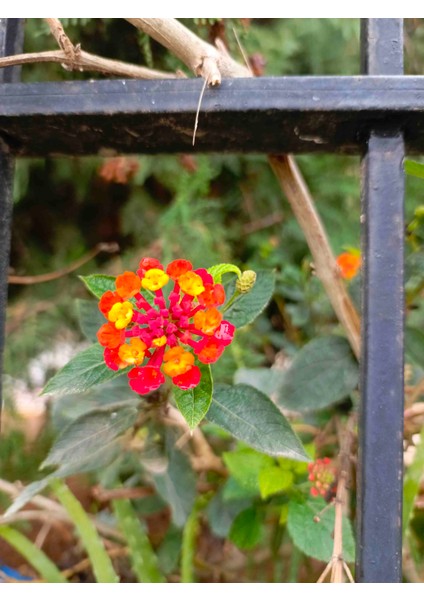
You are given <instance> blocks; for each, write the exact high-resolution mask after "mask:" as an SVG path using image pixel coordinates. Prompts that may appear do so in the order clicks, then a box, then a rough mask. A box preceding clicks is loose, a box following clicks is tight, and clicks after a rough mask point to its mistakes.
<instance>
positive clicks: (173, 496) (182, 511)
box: [152, 434, 196, 527]
mask: <svg viewBox="0 0 424 600" xmlns="http://www.w3.org/2000/svg"><path fill="white" fill-rule="evenodd" d="M175 441H176V440H175V438H174V437H172V436H171V435H170V434H168V438H167V444H166V445H167V451H168V465H167V469H166V470H165V471H164V472H163V473H152V476H153V480H154V482H155V486H156V489H157V491H158V494H159V495H160V496H161V497H162V498H163V499H164V500H165V502H166V503H167V504H169V506H170V507H171V513H172V521H173V523H174V524H175V525H176V526H177V527H183V526H184V524H185V522H186V520H187V518H188V516H189V514H190V513H191V511H192V508H193V505H194V500H195V498H196V478H195V476H194V473H193V471H192V469H191V465H190V461H189V460H188V458H187V456H186V455H185V454H183V453H182V452H180V450H178V449H177V448H175Z"/></svg>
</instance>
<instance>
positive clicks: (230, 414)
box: [207, 384, 309, 461]
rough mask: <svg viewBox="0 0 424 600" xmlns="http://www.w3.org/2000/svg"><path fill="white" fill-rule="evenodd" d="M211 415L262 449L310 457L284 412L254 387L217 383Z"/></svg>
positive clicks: (238, 435) (239, 437) (242, 438)
mask: <svg viewBox="0 0 424 600" xmlns="http://www.w3.org/2000/svg"><path fill="white" fill-rule="evenodd" d="M207 418H208V420H209V421H212V423H215V424H216V425H219V426H220V427H222V428H223V429H225V430H226V431H228V432H229V433H231V434H232V435H233V436H234V437H235V438H237V439H238V440H241V441H243V442H245V443H246V444H248V445H249V446H251V447H252V448H255V449H256V450H259V451H260V452H264V453H265V454H270V455H272V456H287V457H288V458H293V459H295V460H301V461H308V460H309V459H308V456H307V454H306V453H305V451H304V449H303V446H302V444H301V442H300V440H299V438H298V437H297V436H296V434H295V433H294V431H293V430H292V428H291V426H290V424H289V422H288V421H287V419H286V418H285V417H284V415H283V414H282V413H281V412H280V410H279V409H278V408H277V407H276V406H275V404H274V403H273V402H272V401H271V400H270V399H269V398H268V397H267V396H265V394H262V393H261V392H259V391H258V390H256V389H255V388H253V387H250V386H248V385H244V384H242V385H236V386H231V385H217V386H216V387H215V391H214V395H213V399H212V404H211V406H210V409H209V412H208V414H207Z"/></svg>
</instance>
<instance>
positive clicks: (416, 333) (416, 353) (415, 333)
mask: <svg viewBox="0 0 424 600" xmlns="http://www.w3.org/2000/svg"><path fill="white" fill-rule="evenodd" d="M405 352H406V355H407V357H408V358H409V359H410V360H412V361H413V362H414V363H415V364H417V365H419V366H420V367H424V333H423V332H422V331H421V330H420V329H416V328H415V327H406V328H405Z"/></svg>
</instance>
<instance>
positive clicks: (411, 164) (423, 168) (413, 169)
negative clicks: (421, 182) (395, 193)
mask: <svg viewBox="0 0 424 600" xmlns="http://www.w3.org/2000/svg"><path fill="white" fill-rule="evenodd" d="M403 166H404V169H405V173H406V174H407V175H412V176H413V177H420V178H421V179H424V164H422V163H419V162H417V161H415V160H409V159H406V160H404V161H403Z"/></svg>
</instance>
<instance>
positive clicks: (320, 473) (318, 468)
mask: <svg viewBox="0 0 424 600" xmlns="http://www.w3.org/2000/svg"><path fill="white" fill-rule="evenodd" d="M308 471H309V477H308V479H309V481H311V482H312V483H313V485H312V487H311V495H312V496H323V497H326V496H327V495H328V494H329V493H332V492H334V491H335V479H336V471H335V467H334V464H333V461H332V460H331V458H328V457H327V456H326V457H325V458H317V459H316V460H315V461H314V462H313V463H309V464H308Z"/></svg>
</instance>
